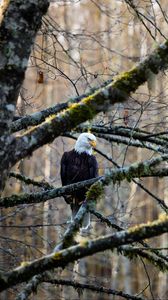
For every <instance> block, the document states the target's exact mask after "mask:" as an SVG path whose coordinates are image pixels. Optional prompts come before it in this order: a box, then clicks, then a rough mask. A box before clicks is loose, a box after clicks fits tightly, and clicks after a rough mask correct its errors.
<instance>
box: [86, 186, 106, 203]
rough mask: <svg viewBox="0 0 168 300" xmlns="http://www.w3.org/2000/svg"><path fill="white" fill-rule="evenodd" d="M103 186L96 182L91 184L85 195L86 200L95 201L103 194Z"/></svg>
mask: <svg viewBox="0 0 168 300" xmlns="http://www.w3.org/2000/svg"><path fill="white" fill-rule="evenodd" d="M103 191H104V186H103V184H102V182H100V181H98V182H95V183H94V184H92V186H91V187H90V189H89V190H88V191H87V193H86V200H89V201H96V200H97V199H98V198H99V197H100V196H101V195H102V193H103Z"/></svg>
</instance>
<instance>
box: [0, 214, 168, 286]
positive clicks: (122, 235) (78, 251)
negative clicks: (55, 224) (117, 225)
mask: <svg viewBox="0 0 168 300" xmlns="http://www.w3.org/2000/svg"><path fill="white" fill-rule="evenodd" d="M166 232H168V217H164V218H163V219H161V220H156V221H154V222H151V223H149V224H142V225H139V226H135V227H133V228H130V229H128V230H126V231H120V232H117V233H115V234H112V235H107V236H104V237H101V238H98V239H95V240H88V241H86V242H84V243H81V244H79V245H76V246H72V247H69V248H67V249H65V250H62V251H59V252H56V253H51V254H49V255H47V256H44V257H42V258H40V259H37V260H35V261H33V262H27V263H25V266H20V267H18V268H16V269H14V270H12V271H9V272H7V273H2V272H1V274H0V291H3V290H5V289H7V288H9V287H11V286H13V285H16V284H18V283H21V282H24V281H26V280H29V279H30V278H31V277H32V276H34V275H36V274H38V273H41V272H44V271H47V270H51V269H52V268H57V267H65V266H66V265H67V264H68V263H69V262H73V261H75V260H77V259H80V258H82V257H86V256H89V255H92V254H95V253H97V252H101V251H104V250H107V249H112V250H113V249H115V248H117V247H119V246H121V245H126V244H130V243H133V242H138V241H142V240H143V239H146V238H152V237H154V236H158V235H161V234H163V233H166Z"/></svg>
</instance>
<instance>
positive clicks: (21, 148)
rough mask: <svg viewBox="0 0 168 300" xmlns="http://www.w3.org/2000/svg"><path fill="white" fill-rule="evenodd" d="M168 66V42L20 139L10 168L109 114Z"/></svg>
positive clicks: (13, 150)
mask: <svg viewBox="0 0 168 300" xmlns="http://www.w3.org/2000/svg"><path fill="white" fill-rule="evenodd" d="M167 65H168V41H166V42H165V43H164V44H161V45H160V46H159V47H158V48H157V49H156V50H155V51H154V52H153V53H152V54H151V55H149V57H147V58H146V59H144V60H143V61H141V62H140V63H139V64H138V65H137V66H135V67H133V68H132V69H131V70H130V71H128V72H125V73H123V74H121V75H120V76H118V77H116V78H115V79H114V81H112V82H111V83H108V84H107V85H106V86H104V87H103V88H100V89H99V90H96V91H95V92H94V93H93V94H92V95H90V96H88V97H86V98H84V99H83V100H82V101H80V102H79V103H78V104H73V105H72V106H71V107H70V108H68V109H66V110H65V111H64V112H62V113H60V114H59V115H52V116H51V117H50V118H48V119H47V120H46V121H45V122H44V123H42V124H41V125H39V126H36V127H34V128H32V129H31V130H29V131H28V132H26V133H25V134H23V135H22V136H20V137H18V138H16V139H15V140H14V141H13V143H12V144H11V147H10V153H9V152H8V161H9V164H10V166H12V165H14V164H15V163H16V162H17V161H19V160H20V159H21V158H24V157H26V156H27V155H30V154H31V153H32V152H33V151H35V150H36V149H38V148H39V147H41V146H42V145H44V144H47V143H49V142H52V141H53V140H54V139H55V138H56V137H58V136H60V134H63V133H64V132H65V131H67V130H71V129H72V128H74V127H76V126H77V125H79V124H80V123H82V122H85V121H87V120H89V119H92V118H93V117H94V116H95V115H96V114H98V113H99V112H101V111H107V110H108V109H109V106H110V105H113V104H114V103H116V102H122V101H125V100H126V99H128V96H129V95H130V94H131V93H133V92H134V91H136V89H137V88H138V87H139V86H140V85H142V84H143V83H145V82H146V81H147V80H148V78H149V77H150V74H151V72H152V73H154V74H158V73H159V71H161V70H164V69H166V68H167ZM11 150H12V151H11ZM11 153H12V154H11ZM9 164H8V166H7V168H8V167H9Z"/></svg>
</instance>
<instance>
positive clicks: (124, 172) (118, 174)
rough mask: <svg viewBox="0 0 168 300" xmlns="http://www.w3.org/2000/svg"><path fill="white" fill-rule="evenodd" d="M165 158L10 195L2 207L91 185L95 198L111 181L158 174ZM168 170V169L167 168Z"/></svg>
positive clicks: (46, 197) (90, 196) (69, 192)
mask: <svg viewBox="0 0 168 300" xmlns="http://www.w3.org/2000/svg"><path fill="white" fill-rule="evenodd" d="M165 160H168V155H162V156H158V157H155V158H152V159H150V160H146V161H144V162H139V163H138V162H137V163H134V164H132V165H130V166H128V167H123V168H118V169H112V170H111V171H110V173H109V174H108V175H106V176H99V177H97V178H93V179H89V180H85V181H82V182H78V183H74V184H71V185H68V186H65V187H61V188H55V189H51V190H47V191H44V192H38V193H25V194H23V195H12V196H10V197H5V198H0V207H4V208H8V207H13V206H17V205H20V204H25V203H27V204H29V203H40V202H45V201H47V200H49V199H53V198H56V197H60V196H63V195H66V194H71V193H72V191H75V190H78V189H81V188H83V187H89V186H91V188H90V189H89V190H88V197H89V199H91V200H95V199H97V196H100V195H101V194H102V192H103V186H104V185H108V184H109V183H110V182H113V183H116V182H121V181H123V180H124V179H126V180H128V181H131V180H132V179H133V178H140V177H143V176H153V174H158V170H156V169H155V167H156V166H157V165H159V164H160V163H161V162H163V161H165ZM166 171H168V170H167V169H166ZM159 172H160V176H161V175H162V173H161V171H159ZM164 174H165V173H164ZM93 184H94V185H93ZM92 185H93V186H92ZM162 206H163V207H164V208H165V210H166V211H167V209H168V207H167V205H166V204H165V203H164V201H162Z"/></svg>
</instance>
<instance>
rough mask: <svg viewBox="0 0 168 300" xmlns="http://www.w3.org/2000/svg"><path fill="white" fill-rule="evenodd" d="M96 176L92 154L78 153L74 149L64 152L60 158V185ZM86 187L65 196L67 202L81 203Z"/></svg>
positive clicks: (95, 165)
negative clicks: (69, 195)
mask: <svg viewBox="0 0 168 300" xmlns="http://www.w3.org/2000/svg"><path fill="white" fill-rule="evenodd" d="M97 176H98V164H97V160H96V158H95V156H94V155H89V154H87V153H86V152H83V153H78V152H76V151H75V150H71V151H69V152H65V153H64V154H63V156H62V159H61V181H62V185H63V186H64V185H68V184H71V183H76V182H79V181H83V180H87V179H91V178H95V177H97ZM86 191H87V189H86V188H82V189H81V190H79V191H76V192H74V193H73V194H71V197H65V200H66V202H68V204H72V203H75V204H76V205H77V204H78V205H79V204H81V203H82V202H83V201H84V200H85V195H86Z"/></svg>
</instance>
